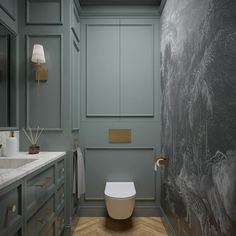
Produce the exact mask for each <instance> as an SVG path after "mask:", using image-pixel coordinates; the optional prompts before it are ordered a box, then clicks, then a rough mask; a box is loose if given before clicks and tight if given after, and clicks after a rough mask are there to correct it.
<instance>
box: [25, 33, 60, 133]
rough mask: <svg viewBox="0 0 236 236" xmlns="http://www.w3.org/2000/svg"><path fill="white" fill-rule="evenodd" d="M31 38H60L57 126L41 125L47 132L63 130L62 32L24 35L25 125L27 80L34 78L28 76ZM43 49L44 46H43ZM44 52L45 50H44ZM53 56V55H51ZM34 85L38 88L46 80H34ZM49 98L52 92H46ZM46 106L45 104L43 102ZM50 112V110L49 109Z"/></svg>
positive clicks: (27, 93) (28, 121) (28, 96)
mask: <svg viewBox="0 0 236 236" xmlns="http://www.w3.org/2000/svg"><path fill="white" fill-rule="evenodd" d="M32 38H48V39H51V38H58V39H59V40H60V46H59V47H60V48H58V51H59V54H60V59H59V60H60V64H59V65H58V67H59V68H60V69H59V78H58V79H59V87H60V89H59V90H60V91H59V94H60V95H59V98H58V99H59V100H60V102H59V103H60V105H59V110H60V111H59V114H58V119H59V120H58V123H59V126H58V127H43V128H45V131H47V132H55V131H59V132H61V131H63V122H62V119H63V35H62V34H28V35H26V36H25V42H26V65H25V66H26V127H27V128H29V127H30V120H31V117H30V100H31V99H30V85H29V81H30V79H34V78H32V76H31V77H30V63H32V62H31V53H32V52H31V51H30V48H29V47H30V39H32ZM44 50H45V48H44ZM45 53H46V50H45ZM51 56H52V58H53V55H51ZM46 62H47V58H46ZM48 74H49V75H48V77H49V78H48V80H50V71H49V72H48ZM35 83H36V86H39V87H38V89H40V85H41V86H42V84H41V83H45V84H46V85H47V83H48V81H46V82H40V83H39V84H38V85H37V82H36V81H35ZM35 96H38V95H37V94H35ZM48 96H49V99H50V96H53V94H48ZM45 106H46V104H45ZM49 112H51V111H49ZM47 115H48V116H49V114H42V116H47ZM31 128H32V130H35V129H36V128H37V127H31ZM41 128H42V127H41Z"/></svg>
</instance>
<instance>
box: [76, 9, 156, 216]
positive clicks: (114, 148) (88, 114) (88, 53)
mask: <svg viewBox="0 0 236 236" xmlns="http://www.w3.org/2000/svg"><path fill="white" fill-rule="evenodd" d="M83 10H84V11H82V15H81V132H80V145H81V147H82V150H84V158H85V165H86V194H85V199H84V200H83V201H82V204H81V214H82V215H102V214H104V213H105V211H104V209H105V208H104V188H105V182H106V181H134V183H135V186H136V190H137V201H136V209H135V214H137V215H159V214H160V212H159V205H160V183H159V181H160V179H159V172H157V173H155V172H154V157H155V155H156V154H158V153H159V152H160V126H161V119H160V118H161V117H160V103H161V92H160V68H159V64H160V61H159V57H160V56H159V55H160V52H159V42H160V40H159V36H160V35H159V18H158V16H157V15H158V14H157V12H156V15H155V16H154V15H152V13H153V9H151V8H150V9H149V13H150V15H149V17H147V16H146V13H147V12H145V13H144V11H143V12H142V11H141V9H140V8H137V9H132V10H130V9H129V8H126V9H118V8H113V9H109V11H106V10H104V9H103V10H101V8H97V10H96V8H91V11H89V8H88V9H83ZM146 10H147V9H146ZM129 11H130V14H129V13H127V12H129ZM83 12H84V13H83ZM95 12H96V13H95ZM111 12H112V13H113V14H114V15H113V16H112V15H110V14H111ZM142 13H143V14H142ZM101 68H102V69H101ZM110 128H118V129H120V128H128V129H131V130H132V143H131V144H113V145H112V144H109V142H108V131H109V129H110Z"/></svg>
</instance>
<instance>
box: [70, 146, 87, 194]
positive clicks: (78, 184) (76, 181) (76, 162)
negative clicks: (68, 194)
mask: <svg viewBox="0 0 236 236" xmlns="http://www.w3.org/2000/svg"><path fill="white" fill-rule="evenodd" d="M73 193H74V194H76V195H77V197H78V198H80V195H81V194H83V193H85V169H84V159H83V155H82V152H81V150H80V148H78V149H77V150H76V152H75V153H74V156H73Z"/></svg>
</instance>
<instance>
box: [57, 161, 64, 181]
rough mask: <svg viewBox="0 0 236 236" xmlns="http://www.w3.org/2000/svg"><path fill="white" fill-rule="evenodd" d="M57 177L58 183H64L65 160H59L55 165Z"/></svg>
mask: <svg viewBox="0 0 236 236" xmlns="http://www.w3.org/2000/svg"><path fill="white" fill-rule="evenodd" d="M57 176H58V179H57V180H58V183H60V182H62V181H64V179H65V160H64V159H63V160H61V161H59V162H58V164H57Z"/></svg>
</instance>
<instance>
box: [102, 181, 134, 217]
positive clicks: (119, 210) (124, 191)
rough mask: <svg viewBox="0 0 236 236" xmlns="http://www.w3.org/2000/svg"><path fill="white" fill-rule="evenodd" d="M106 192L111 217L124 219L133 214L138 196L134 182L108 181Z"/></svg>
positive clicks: (106, 201)
mask: <svg viewBox="0 0 236 236" xmlns="http://www.w3.org/2000/svg"><path fill="white" fill-rule="evenodd" d="M104 193H105V204H106V208H107V212H108V215H109V216H110V217H111V218H113V219H116V220H124V219H127V218H129V217H130V216H131V215H132V213H133V210H134V204H135V196H136V190H135V186H134V183H133V182H106V187H105V192H104Z"/></svg>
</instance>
